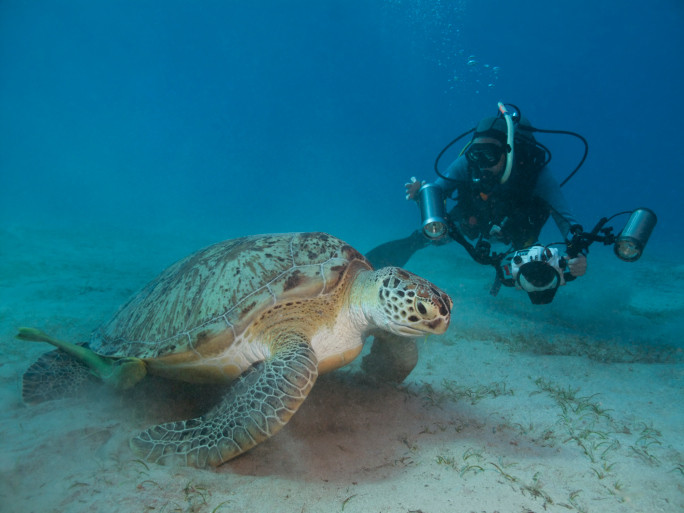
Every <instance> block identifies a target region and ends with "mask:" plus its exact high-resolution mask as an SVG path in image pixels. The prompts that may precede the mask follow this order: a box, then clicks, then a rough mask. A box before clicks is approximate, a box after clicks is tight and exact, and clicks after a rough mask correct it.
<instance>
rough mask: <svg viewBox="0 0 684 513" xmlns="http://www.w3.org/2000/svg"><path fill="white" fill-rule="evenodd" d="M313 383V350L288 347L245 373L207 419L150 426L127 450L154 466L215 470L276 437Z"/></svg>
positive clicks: (295, 344)
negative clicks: (177, 463) (188, 466)
mask: <svg viewBox="0 0 684 513" xmlns="http://www.w3.org/2000/svg"><path fill="white" fill-rule="evenodd" d="M317 377H318V361H317V359H316V355H315V354H314V351H313V349H312V348H311V346H310V345H309V344H308V343H307V342H305V341H303V340H302V341H297V342H293V343H290V344H288V346H287V347H284V348H283V349H281V350H279V351H278V352H277V354H275V355H274V356H273V357H271V358H270V359H269V360H266V361H263V362H260V363H258V364H256V365H255V366H254V367H252V368H251V369H250V370H248V371H247V372H245V373H243V374H242V375H241V376H240V377H239V378H238V379H237V381H235V383H233V384H232V385H231V387H230V388H229V389H228V391H227V393H226V396H225V397H224V398H223V399H222V400H221V402H220V403H219V404H218V405H216V406H215V407H214V408H213V409H211V410H210V411H209V412H208V413H206V414H205V415H203V416H201V417H199V418H196V419H190V420H185V421H178V422H167V423H166V424H160V425H158V426H153V427H151V428H149V429H147V430H146V431H143V432H142V433H140V434H139V435H138V436H137V437H135V438H133V439H132V440H131V447H132V449H133V451H134V452H136V453H138V454H139V455H140V456H141V457H143V458H145V459H146V460H148V461H152V462H155V463H172V462H176V461H179V462H180V463H182V464H186V465H192V466H194V467H200V468H201V467H206V466H213V467H215V466H217V465H220V464H221V463H223V462H225V461H228V460H230V459H231V458H234V457H236V456H238V455H239V454H242V453H243V452H245V451H247V450H249V449H251V448H252V447H254V446H255V445H257V444H258V443H260V442H262V441H264V440H266V439H267V438H270V437H271V436H273V435H275V434H276V433H277V432H278V431H280V429H281V428H282V427H283V426H284V425H285V424H286V423H287V422H288V420H290V417H292V415H293V414H294V413H295V411H297V409H298V408H299V406H300V405H301V404H302V403H303V402H304V399H306V397H307V396H308V394H309V391H310V390H311V388H312V387H313V384H314V382H315V381H316V378H317Z"/></svg>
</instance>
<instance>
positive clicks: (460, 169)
mask: <svg viewBox="0 0 684 513" xmlns="http://www.w3.org/2000/svg"><path fill="white" fill-rule="evenodd" d="M444 176H446V177H447V178H450V180H445V179H444V178H442V177H441V176H439V177H437V180H435V181H434V184H435V185H437V186H438V187H439V188H441V189H442V191H443V192H444V197H445V198H448V197H450V196H451V194H452V193H453V192H454V190H456V188H457V187H458V185H459V183H463V182H465V181H466V180H468V161H467V160H466V158H465V157H464V156H460V157H458V158H457V159H456V160H454V161H453V162H452V163H451V164H450V165H449V167H448V168H447V169H446V172H445V173H444Z"/></svg>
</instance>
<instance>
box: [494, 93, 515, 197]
mask: <svg viewBox="0 0 684 513" xmlns="http://www.w3.org/2000/svg"><path fill="white" fill-rule="evenodd" d="M498 106H499V112H500V113H501V115H502V116H503V117H504V119H505V120H506V128H507V129H508V130H507V132H508V133H507V135H506V153H507V155H506V169H505V170H504V172H503V174H502V175H501V180H500V181H499V183H501V184H504V183H506V181H507V180H508V177H509V176H511V170H512V169H513V162H514V161H515V150H514V147H513V145H514V140H515V126H514V124H513V117H512V116H511V114H510V112H508V109H507V108H506V105H504V104H503V103H502V102H499V103H498Z"/></svg>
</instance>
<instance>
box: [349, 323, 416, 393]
mask: <svg viewBox="0 0 684 513" xmlns="http://www.w3.org/2000/svg"><path fill="white" fill-rule="evenodd" d="M417 363H418V344H417V342H416V339H415V338H412V337H402V336H400V335H396V334H394V333H390V332H388V331H377V332H375V333H373V345H372V346H371V350H370V353H368V354H367V355H366V356H364V357H363V360H362V362H361V369H362V370H363V371H364V373H365V378H366V379H370V380H371V381H376V382H389V383H401V382H402V381H404V379H406V377H407V376H408V375H409V374H410V373H411V371H412V370H413V368H414V367H415V366H416V364H417Z"/></svg>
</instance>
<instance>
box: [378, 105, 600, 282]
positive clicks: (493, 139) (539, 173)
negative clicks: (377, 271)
mask: <svg viewBox="0 0 684 513" xmlns="http://www.w3.org/2000/svg"><path fill="white" fill-rule="evenodd" d="M501 109H503V111H501ZM503 112H506V114H505V115H504V114H503ZM533 130H535V131H536V129H534V128H532V126H531V125H530V123H529V121H528V120H527V119H526V118H524V117H522V116H520V114H519V111H518V110H517V108H516V112H515V113H514V114H512V115H511V114H508V110H507V109H506V107H505V106H503V104H500V113H499V115H498V116H496V117H487V118H484V119H483V120H482V121H480V122H479V124H478V125H477V127H475V129H473V130H470V131H468V132H466V133H465V134H462V135H461V136H459V137H458V138H457V139H455V140H454V141H452V142H451V143H449V145H448V146H447V148H445V149H444V150H443V151H442V153H441V154H440V155H439V156H438V157H437V161H439V158H440V157H441V156H442V155H443V154H444V152H445V151H446V150H447V149H448V148H449V146H451V145H452V144H453V143H454V142H456V141H457V140H459V139H460V138H462V137H463V136H465V135H467V134H469V133H471V132H473V136H472V139H471V141H470V143H468V145H467V146H466V147H465V148H464V150H463V151H462V152H461V154H460V155H459V157H458V158H457V159H456V160H455V161H454V162H452V164H451V165H450V166H449V167H448V168H447V170H446V172H445V173H444V174H442V173H440V172H439V170H438V168H437V164H438V162H436V163H435V169H436V170H437V173H438V175H439V178H438V179H437V180H435V181H434V182H433V183H432V184H425V182H420V181H417V180H416V179H415V178H412V179H411V181H410V182H409V183H407V184H406V199H407V200H416V201H419V197H418V195H419V191H424V192H425V194H426V195H427V194H428V193H429V194H431V195H434V194H437V195H438V196H441V198H450V199H453V200H454V201H455V202H456V205H455V206H454V207H453V209H452V210H451V211H450V212H449V213H448V215H447V216H446V218H447V219H448V220H449V223H450V225H451V229H450V230H448V229H447V226H445V225H444V224H442V223H439V222H437V223H430V222H429V221H430V220H429V219H428V220H427V221H428V223H427V224H426V223H424V229H423V230H416V231H415V232H413V233H412V234H411V235H410V236H409V237H407V238H405V239H400V240H398V241H391V242H388V243H385V244H382V245H380V246H378V247H376V248H375V249H373V250H371V251H370V252H369V253H368V254H367V255H366V256H367V257H368V259H369V260H370V262H371V264H373V266H385V265H390V264H391V265H398V266H402V265H404V264H405V263H406V262H407V261H408V259H409V258H410V257H411V255H412V254H413V253H415V252H416V251H418V250H420V249H422V248H425V247H427V246H429V245H430V244H431V243H437V244H440V243H445V242H447V240H448V239H446V237H447V236H448V235H450V236H451V238H453V239H454V240H456V241H457V242H460V243H461V244H463V245H464V246H465V247H466V250H468V252H469V253H470V255H471V256H472V257H473V259H474V260H475V261H477V262H479V263H483V264H489V263H491V262H490V260H489V256H490V255H489V250H490V247H491V243H492V242H500V243H503V244H506V245H509V246H511V247H512V248H513V249H516V250H518V249H524V248H527V247H530V246H532V245H534V244H535V243H536V242H537V239H538V237H539V233H540V232H541V230H542V227H543V226H544V224H545V223H546V221H547V219H548V218H549V216H551V217H553V219H554V221H555V223H556V225H557V226H558V229H559V230H560V232H561V235H562V236H563V238H564V239H566V240H567V239H568V236H569V235H571V233H572V231H573V230H576V229H578V228H579V223H578V222H577V220H576V219H575V217H574V216H573V214H572V213H571V212H570V209H569V207H568V204H567V201H566V200H565V197H564V196H563V194H562V192H561V190H560V186H559V184H558V182H557V181H556V180H555V179H554V177H553V175H552V174H551V171H550V170H549V167H548V165H547V164H548V162H549V160H550V158H547V154H548V150H546V148H545V147H544V146H542V145H541V144H539V143H537V141H536V139H535V137H534V135H533V134H532V131H533ZM580 165H581V163H580ZM578 168H579V166H578ZM573 173H574V172H573ZM568 178H569V177H568ZM430 188H434V189H433V190H429V189H430ZM435 189H439V190H435ZM437 201H439V200H437ZM579 229H581V228H579ZM465 238H467V239H470V240H476V241H477V242H476V243H475V245H472V244H471V243H470V242H468V241H467V240H466V239H465ZM566 262H567V270H568V271H569V273H570V274H571V275H572V276H573V277H578V276H582V275H583V274H584V273H585V272H586V269H587V259H586V251H580V252H579V253H578V254H577V255H576V256H574V258H567V256H566Z"/></svg>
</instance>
